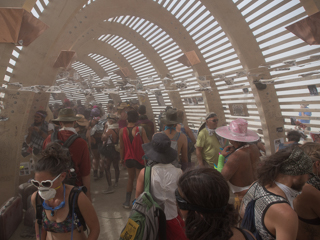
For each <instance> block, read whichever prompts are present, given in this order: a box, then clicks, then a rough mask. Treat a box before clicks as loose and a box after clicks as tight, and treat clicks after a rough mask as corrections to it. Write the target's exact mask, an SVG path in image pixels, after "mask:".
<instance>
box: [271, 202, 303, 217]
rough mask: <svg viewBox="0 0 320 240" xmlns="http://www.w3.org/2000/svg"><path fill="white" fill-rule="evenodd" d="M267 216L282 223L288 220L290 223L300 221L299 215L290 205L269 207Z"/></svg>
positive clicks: (281, 204)
mask: <svg viewBox="0 0 320 240" xmlns="http://www.w3.org/2000/svg"><path fill="white" fill-rule="evenodd" d="M266 215H268V217H271V219H272V220H273V221H276V222H281V221H283V220H286V221H288V222H295V221H298V215H297V213H296V212H295V211H294V210H293V209H292V208H291V206H290V205H289V204H288V203H277V204H273V205H271V206H270V207H269V209H268V211H267V213H266Z"/></svg>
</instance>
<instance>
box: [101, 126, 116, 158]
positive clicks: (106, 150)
mask: <svg viewBox="0 0 320 240" xmlns="http://www.w3.org/2000/svg"><path fill="white" fill-rule="evenodd" d="M112 130H113V132H114V133H115V134H118V133H117V132H116V131H115V130H114V129H112ZM109 139H110V140H111V143H107V142H108V140H109ZM109 139H107V140H106V141H105V142H104V144H102V145H101V146H99V148H98V150H99V153H100V154H101V155H102V156H104V157H108V156H109V157H114V156H115V155H116V154H117V152H118V151H117V150H116V145H118V142H119V137H118V142H116V143H114V142H113V140H112V135H109Z"/></svg>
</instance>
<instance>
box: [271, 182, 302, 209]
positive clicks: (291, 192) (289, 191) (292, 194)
mask: <svg viewBox="0 0 320 240" xmlns="http://www.w3.org/2000/svg"><path fill="white" fill-rule="evenodd" d="M275 184H277V186H278V187H279V188H280V189H281V190H282V191H283V192H284V194H285V195H286V197H287V199H288V201H289V203H290V206H291V207H292V209H294V208H293V200H294V199H295V198H296V197H297V196H298V195H299V194H300V193H301V192H298V191H297V190H294V189H292V188H289V187H288V186H286V185H284V184H282V183H279V182H275Z"/></svg>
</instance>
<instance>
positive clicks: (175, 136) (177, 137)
mask: <svg viewBox="0 0 320 240" xmlns="http://www.w3.org/2000/svg"><path fill="white" fill-rule="evenodd" d="M180 134H181V132H177V133H176V134H175V135H174V136H173V138H172V139H171V141H178V140H179V138H180Z"/></svg>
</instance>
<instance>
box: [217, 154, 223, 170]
mask: <svg viewBox="0 0 320 240" xmlns="http://www.w3.org/2000/svg"><path fill="white" fill-rule="evenodd" d="M223 166H224V156H223V155H222V154H221V153H219V159H218V167H217V170H218V171H219V172H221V171H222V168H223Z"/></svg>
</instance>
